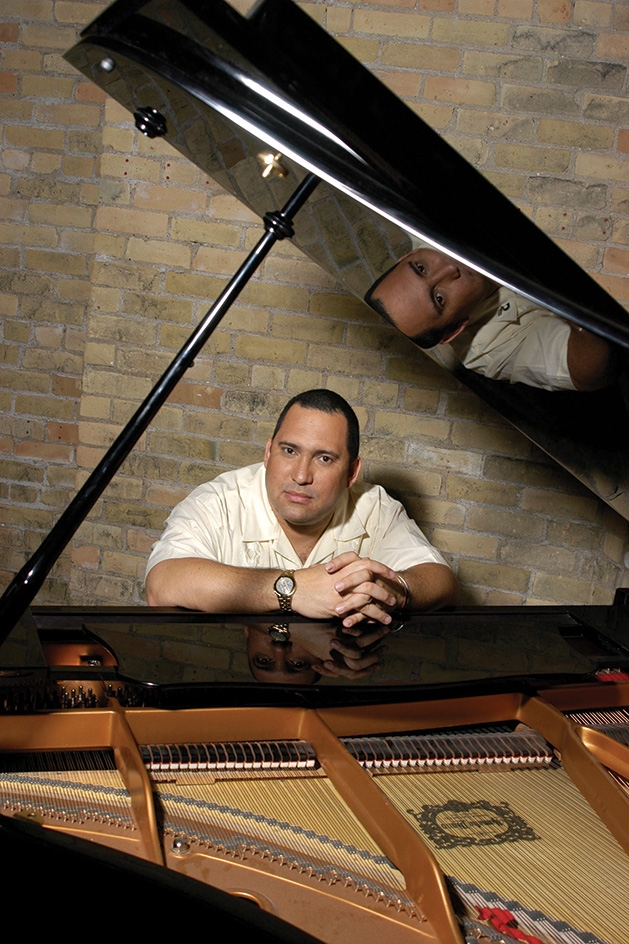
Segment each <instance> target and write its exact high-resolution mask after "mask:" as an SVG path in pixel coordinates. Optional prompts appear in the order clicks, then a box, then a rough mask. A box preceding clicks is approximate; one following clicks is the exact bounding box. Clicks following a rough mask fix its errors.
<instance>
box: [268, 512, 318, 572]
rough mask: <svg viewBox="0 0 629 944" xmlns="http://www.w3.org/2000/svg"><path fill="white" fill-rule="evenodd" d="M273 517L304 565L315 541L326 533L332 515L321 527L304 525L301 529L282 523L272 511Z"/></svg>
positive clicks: (286, 522) (288, 523)
mask: <svg viewBox="0 0 629 944" xmlns="http://www.w3.org/2000/svg"><path fill="white" fill-rule="evenodd" d="M273 512H274V514H275V517H276V518H277V520H278V522H279V525H280V528H281V529H282V531H283V532H284V534H285V535H286V537H287V538H288V540H289V541H290V544H291V547H292V548H293V550H294V551H295V554H297V557H298V558H299V560H300V561H301V562H302V564H305V563H306V561H307V560H308V558H309V557H310V554H311V553H312V550H313V548H314V547H315V546H316V544H317V541H318V540H319V538H320V537H321V535H322V534H324V532H325V531H326V529H327V527H328V526H329V524H330V522H331V521H332V517H333V514H332V515H330V517H329V518H328V520H327V521H326V522H325V523H324V524H323V525H321V524H320V523H317V524H313V525H305V526H303V527H299V526H297V527H296V526H294V525H292V524H290V522H289V521H284V520H283V519H282V518H280V517H279V515H278V514H277V513H276V512H275V509H273Z"/></svg>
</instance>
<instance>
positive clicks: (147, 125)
mask: <svg viewBox="0 0 629 944" xmlns="http://www.w3.org/2000/svg"><path fill="white" fill-rule="evenodd" d="M133 117H134V118H135V126H136V128H137V129H138V131H141V132H142V134H145V135H146V137H147V138H161V137H163V136H164V135H165V134H166V119H165V118H164V116H163V115H160V113H159V112H158V110H157V108H148V107H147V108H138V110H137V111H134V112H133Z"/></svg>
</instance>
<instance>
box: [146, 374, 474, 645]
mask: <svg viewBox="0 0 629 944" xmlns="http://www.w3.org/2000/svg"><path fill="white" fill-rule="evenodd" d="M358 445H359V431H358V420H357V418H356V414H355V413H354V411H353V410H352V408H351V407H350V406H349V404H348V403H347V402H346V401H345V400H344V399H343V398H342V397H340V396H339V395H338V394H336V393H333V392H332V391H329V390H310V391H306V392H305V393H302V394H299V395H298V396H296V397H294V398H293V399H292V400H291V401H290V402H289V403H288V404H287V405H286V407H285V408H284V410H283V411H282V413H281V415H280V417H279V419H278V421H277V425H276V428H275V431H274V433H273V436H272V437H271V439H269V441H268V442H267V444H266V449H265V453H264V463H263V464H260V465H254V466H249V467H247V468H244V469H238V470H236V471H234V472H227V473H224V474H223V475H219V476H218V477H217V478H216V479H215V480H214V481H213V482H208V483H206V484H205V485H201V486H200V487H199V488H197V489H195V490H194V491H193V492H192V493H191V494H190V495H189V496H188V498H186V499H184V501H182V502H181V503H180V504H179V505H178V506H177V507H176V508H175V509H174V511H173V512H172V513H171V515H170V517H169V518H168V521H167V523H166V530H165V532H164V534H163V535H162V537H161V539H160V540H159V541H158V542H157V544H156V545H155V546H154V547H153V550H152V552H151V556H150V558H149V561H148V565H147V578H146V594H147V599H148V602H149V604H150V605H151V606H184V607H187V608H189V609H195V610H205V611H207V612H214V613H266V612H273V611H276V612H277V611H279V612H282V611H288V610H292V611H293V612H296V613H299V614H301V615H302V616H306V617H311V618H315V619H331V618H334V617H339V618H341V619H342V620H343V626H344V627H345V629H346V630H350V631H351V630H353V628H355V627H358V624H360V623H361V622H363V621H364V620H369V621H372V620H375V621H377V622H379V623H381V624H383V625H384V626H388V624H389V623H390V622H391V612H392V611H394V610H396V609H399V608H401V607H403V606H405V605H406V606H409V607H412V608H413V609H434V608H437V607H440V606H444V605H446V604H449V603H454V602H455V601H456V599H457V587H458V585H457V581H456V578H455V577H454V574H453V573H452V571H451V570H450V568H449V567H448V566H447V564H446V563H445V561H444V560H443V558H442V557H441V555H440V554H439V552H438V551H436V550H435V549H434V548H433V547H431V546H430V544H429V543H428V542H427V540H426V539H425V537H424V535H423V534H422V533H421V531H420V530H419V528H418V527H417V525H416V524H415V522H414V521H412V520H411V519H410V518H408V516H407V515H406V513H405V511H404V509H403V508H402V506H401V505H400V504H399V502H395V501H394V500H393V499H391V498H390V497H389V496H388V495H387V494H386V492H385V491H384V490H383V489H382V488H380V487H379V486H376V485H366V484H360V485H359V484H357V480H358V477H359V473H360V468H361V463H360V459H359V458H358ZM353 631H355V632H356V631H357V630H356V629H354V630H353ZM372 638H373V637H372Z"/></svg>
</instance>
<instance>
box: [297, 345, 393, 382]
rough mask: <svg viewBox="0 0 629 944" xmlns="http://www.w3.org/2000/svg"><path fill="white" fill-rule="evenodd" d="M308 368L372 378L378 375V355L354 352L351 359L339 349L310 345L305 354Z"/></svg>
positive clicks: (367, 352)
mask: <svg viewBox="0 0 629 944" xmlns="http://www.w3.org/2000/svg"><path fill="white" fill-rule="evenodd" d="M307 363H308V366H309V367H315V368H320V369H322V370H332V371H336V372H338V373H340V374H354V375H361V376H367V377H370V376H371V377H374V376H377V375H378V374H379V373H380V355H379V354H372V353H370V352H369V351H355V352H353V353H352V356H351V358H349V357H348V356H347V352H346V351H344V350H343V349H342V348H340V347H328V346H327V345H324V344H318V345H310V346H309V348H308V354H307Z"/></svg>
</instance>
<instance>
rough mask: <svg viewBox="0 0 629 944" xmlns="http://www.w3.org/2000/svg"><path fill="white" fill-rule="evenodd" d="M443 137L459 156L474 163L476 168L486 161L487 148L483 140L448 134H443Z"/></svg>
mask: <svg viewBox="0 0 629 944" xmlns="http://www.w3.org/2000/svg"><path fill="white" fill-rule="evenodd" d="M445 138H446V141H447V142H448V144H450V145H451V146H452V147H453V148H455V150H457V151H458V152H459V154H460V155H461V157H464V158H465V160H466V161H468V162H469V163H470V164H472V165H474V166H475V167H476V168H477V169H478V168H480V167H482V166H483V164H485V163H486V162H487V156H488V153H489V148H488V145H487V143H486V142H485V141H479V140H472V139H471V138H460V137H454V136H452V137H450V136H449V135H445Z"/></svg>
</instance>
